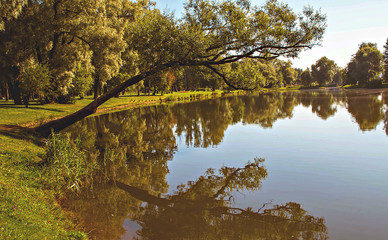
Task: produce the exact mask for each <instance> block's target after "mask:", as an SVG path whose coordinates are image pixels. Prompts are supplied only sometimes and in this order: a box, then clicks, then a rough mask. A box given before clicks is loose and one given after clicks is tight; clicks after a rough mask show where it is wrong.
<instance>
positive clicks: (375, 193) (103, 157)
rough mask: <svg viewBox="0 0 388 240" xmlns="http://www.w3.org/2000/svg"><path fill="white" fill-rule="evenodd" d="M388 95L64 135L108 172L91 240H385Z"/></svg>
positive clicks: (256, 104)
mask: <svg viewBox="0 0 388 240" xmlns="http://www.w3.org/2000/svg"><path fill="white" fill-rule="evenodd" d="M387 104H388V92H380V91H377V90H373V91H372V90H370V91H366V90H347V91H341V90H338V89H333V90H331V91H299V92H298V91H296V92H284V93H267V94H256V95H246V96H233V97H225V98H219V99H210V100H203V101H199V102H191V103H176V104H169V105H160V106H150V107H142V108H137V109H130V110H125V111H119V112H114V113H109V114H104V115H100V116H96V117H90V118H87V119H84V120H83V121H81V122H79V123H77V124H76V125H73V126H71V127H70V128H68V129H66V132H69V133H70V134H71V135H72V136H73V137H78V138H79V139H80V141H81V143H82V146H83V147H84V148H85V149H87V150H88V152H89V155H90V159H97V160H95V161H97V162H98V164H99V166H100V167H99V170H98V171H97V172H96V176H95V181H94V182H93V186H92V189H90V190H85V191H83V192H82V193H81V194H79V195H78V196H76V197H72V198H71V199H69V200H68V201H66V202H64V203H63V206H64V207H65V208H66V209H68V210H70V211H72V212H73V213H75V214H76V215H77V216H78V219H77V221H78V222H79V224H81V225H82V226H85V230H86V232H88V233H89V234H90V237H91V238H92V239H353V240H356V239H360V240H361V239H362V240H364V239H375V240H378V239H387V236H388V221H387V219H386V218H387V216H388V207H387V206H386V204H387V203H388V175H387V173H388V138H387V134H388V129H387V128H388V107H387Z"/></svg>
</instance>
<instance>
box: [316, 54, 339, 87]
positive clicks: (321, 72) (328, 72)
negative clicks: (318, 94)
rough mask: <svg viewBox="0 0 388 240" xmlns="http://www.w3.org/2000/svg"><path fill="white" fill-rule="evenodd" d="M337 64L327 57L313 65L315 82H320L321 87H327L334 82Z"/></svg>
mask: <svg viewBox="0 0 388 240" xmlns="http://www.w3.org/2000/svg"><path fill="white" fill-rule="evenodd" d="M336 71H337V64H335V62H334V61H333V60H330V59H328V58H327V57H321V58H320V59H318V60H317V62H316V63H315V64H313V65H311V76H312V78H313V81H314V82H318V84H319V86H325V85H327V84H329V83H331V82H332V81H333V77H334V74H335V72H336Z"/></svg>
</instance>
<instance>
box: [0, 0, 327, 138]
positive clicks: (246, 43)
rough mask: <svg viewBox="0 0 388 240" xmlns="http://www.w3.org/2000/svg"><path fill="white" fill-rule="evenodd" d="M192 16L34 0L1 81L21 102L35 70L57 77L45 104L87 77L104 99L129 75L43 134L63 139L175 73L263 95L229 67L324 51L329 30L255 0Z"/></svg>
mask: <svg viewBox="0 0 388 240" xmlns="http://www.w3.org/2000/svg"><path fill="white" fill-rule="evenodd" d="M185 10H186V13H185V15H184V16H183V17H182V18H181V19H177V18H175V16H174V15H173V14H171V13H168V12H163V13H162V12H161V11H160V10H159V9H157V8H155V6H154V5H153V4H152V3H151V2H149V1H137V2H132V1H129V0H125V1H121V0H114V1H107V0H104V1H96V2H95V1H86V2H85V1H79V0H70V1H63V0H45V1H29V2H28V4H26V5H25V6H24V7H23V8H22V9H21V10H20V14H19V16H18V18H7V19H5V20H4V31H1V32H0V40H1V41H0V42H1V43H0V52H1V57H0V63H1V72H2V73H3V74H2V79H1V81H2V82H6V84H7V85H8V87H9V89H10V92H11V95H12V96H13V98H14V99H15V102H19V103H21V101H22V99H21V96H22V93H21V89H20V86H19V85H20V78H19V77H20V75H21V73H22V72H23V71H24V68H30V67H31V66H30V65H32V66H35V65H37V64H43V65H45V66H47V67H48V69H49V70H50V74H51V81H50V85H49V89H52V93H51V94H47V96H46V101H53V100H54V99H56V98H57V97H58V96H62V95H66V94H69V91H70V90H71V88H72V86H73V85H74V84H73V81H75V80H76V77H75V76H78V80H79V76H80V71H81V70H80V69H82V72H83V73H82V74H83V75H84V76H85V74H89V75H90V76H92V78H93V79H94V84H93V85H94V93H95V97H97V96H98V95H99V94H100V93H101V89H102V87H103V86H104V84H105V83H106V82H107V81H108V80H110V79H112V78H113V77H115V76H116V75H117V74H118V73H119V72H121V73H125V74H127V79H125V80H123V81H122V82H121V83H120V84H118V85H117V86H116V87H115V88H112V89H111V90H110V91H108V92H106V93H105V94H103V95H102V96H101V97H100V98H98V99H96V100H95V101H94V102H93V103H91V104H90V105H89V106H87V107H86V108H85V109H83V110H80V112H78V113H76V114H73V115H72V116H69V117H66V118H65V119H63V120H59V121H56V122H55V123H49V124H47V125H44V126H42V127H40V128H38V129H37V130H38V131H41V132H48V131H50V130H49V129H50V128H53V129H54V131H58V130H60V129H63V128H64V127H66V126H68V125H70V124H71V123H73V122H75V121H78V120H79V119H82V118H83V117H84V116H87V115H89V114H91V113H93V112H95V111H96V109H97V107H98V106H99V105H101V104H102V103H104V102H105V101H107V100H108V99H110V98H111V97H113V96H116V95H117V94H118V93H119V92H121V91H123V90H125V89H126V88H127V87H129V86H131V85H134V84H137V83H139V82H140V81H142V80H145V79H148V78H149V77H150V76H151V75H154V74H160V73H161V72H165V71H169V69H171V68H173V69H176V68H180V67H203V68H207V69H208V70H209V71H211V72H213V74H214V75H215V76H217V77H219V78H221V79H222V80H223V81H224V82H225V83H226V84H227V85H229V86H230V87H231V88H235V89H252V88H255V87H257V84H256V86H254V85H252V83H251V82H249V81H248V82H247V81H232V80H231V79H229V78H228V76H227V74H225V73H224V71H226V70H225V68H227V67H228V66H227V65H228V64H231V63H234V62H239V61H241V60H243V59H244V58H251V59H264V60H271V59H275V58H277V57H279V56H284V57H296V56H298V54H299V53H300V52H301V51H303V50H305V49H309V48H312V47H313V46H315V45H318V44H319V43H320V41H321V40H322V37H323V33H324V31H325V28H326V17H325V15H324V14H321V13H320V12H319V11H315V10H313V9H312V8H311V7H306V8H304V10H303V11H302V13H300V14H297V13H295V12H294V11H293V10H292V9H291V8H290V7H289V6H288V5H287V4H285V3H281V2H279V1H277V0H268V1H267V2H266V3H265V4H263V5H262V6H260V7H259V6H252V5H251V4H250V2H249V1H247V0H239V1H233V0H227V1H210V0H189V1H187V2H186V3H185ZM288 75H289V74H288ZM84 79H87V78H85V77H84ZM261 79H262V78H261V77H257V78H256V80H257V81H261ZM287 79H288V78H287ZM287 81H288V80H287Z"/></svg>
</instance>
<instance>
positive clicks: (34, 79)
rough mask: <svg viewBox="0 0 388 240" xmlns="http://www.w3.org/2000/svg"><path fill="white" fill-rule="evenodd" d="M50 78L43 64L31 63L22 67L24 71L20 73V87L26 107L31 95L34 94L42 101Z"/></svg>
mask: <svg viewBox="0 0 388 240" xmlns="http://www.w3.org/2000/svg"><path fill="white" fill-rule="evenodd" d="M51 79H52V75H51V72H50V70H49V69H48V67H47V66H45V65H41V64H31V65H30V66H28V67H25V68H24V71H23V72H22V73H21V74H20V82H21V83H20V89H21V90H22V96H23V103H24V105H25V106H26V107H28V103H29V101H30V98H31V97H32V96H33V95H36V96H37V97H38V98H39V99H40V101H41V102H42V101H43V99H44V94H45V92H47V91H49V89H50V81H51ZM31 86H34V87H33V88H32V87H31Z"/></svg>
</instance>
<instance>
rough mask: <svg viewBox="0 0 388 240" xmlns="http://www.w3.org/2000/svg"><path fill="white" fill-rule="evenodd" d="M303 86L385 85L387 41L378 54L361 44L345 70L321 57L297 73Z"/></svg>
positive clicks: (371, 45) (370, 45) (387, 76)
mask: <svg viewBox="0 0 388 240" xmlns="http://www.w3.org/2000/svg"><path fill="white" fill-rule="evenodd" d="M300 81H301V83H302V85H303V86H306V87H310V86H315V85H318V86H327V85H330V84H333V85H338V84H351V85H358V86H360V87H381V86H382V83H388V39H387V42H386V44H385V45H384V52H383V53H381V52H380V51H379V50H378V48H377V44H375V43H362V44H360V45H359V49H358V51H357V52H356V53H355V54H354V55H353V56H352V58H351V59H350V62H349V63H348V65H347V66H346V67H345V68H340V67H338V66H337V64H336V63H335V62H334V61H333V60H330V59H328V58H327V57H322V58H320V59H319V60H317V62H316V63H315V64H313V65H311V68H307V69H306V70H304V71H303V72H302V73H301V79H300Z"/></svg>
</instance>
